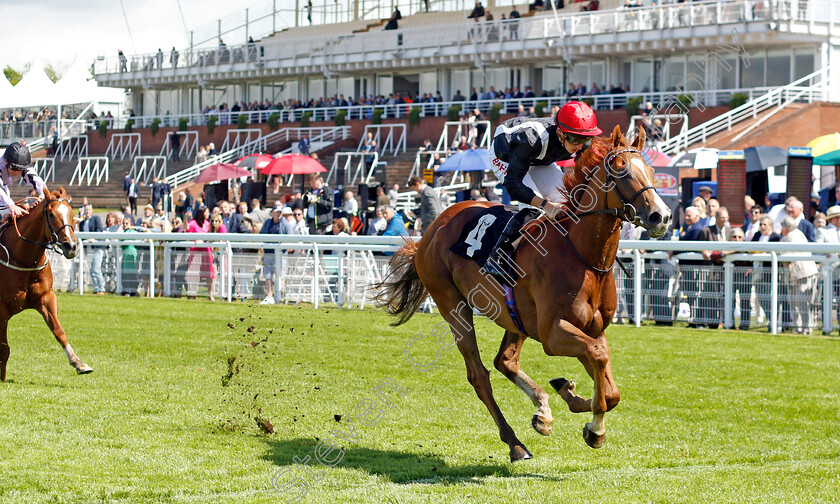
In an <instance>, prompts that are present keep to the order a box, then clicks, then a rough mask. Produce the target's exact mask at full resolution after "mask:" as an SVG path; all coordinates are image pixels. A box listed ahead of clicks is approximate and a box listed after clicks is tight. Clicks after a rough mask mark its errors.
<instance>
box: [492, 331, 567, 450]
mask: <svg viewBox="0 0 840 504" xmlns="http://www.w3.org/2000/svg"><path fill="white" fill-rule="evenodd" d="M525 339H526V336H524V335H522V334H519V333H516V332H511V331H506V332H505V337H504V339H502V346H501V347H500V348H499V353H498V354H497V355H496V359H495V360H494V361H493V364H494V365H495V366H496V369H498V370H499V371H500V372H501V373H502V374H503V375H505V376H507V378H508V380H510V381H512V382H513V383H514V384H516V386H517V387H519V388H520V389H521V390H522V391H523V392H525V395H526V396H528V399H530V400H531V402H532V403H534V406H536V407H537V412H536V413H535V414H534V416H533V418H531V425H532V426H533V427H534V430H536V431H537V432H539V433H540V434H542V435H543V436H548V435H549V434H551V429H552V424H553V423H554V419H553V418H552V416H551V406H549V404H548V394H547V393H546V391H545V390H543V389H542V388H540V386H539V385H537V384H536V383H535V382H534V380H532V379H531V378H530V377H529V376H528V375H526V374H525V372H524V371H522V369H521V368H520V367H519V357H520V353H521V351H522V344H523V343H525Z"/></svg>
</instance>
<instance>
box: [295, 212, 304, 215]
mask: <svg viewBox="0 0 840 504" xmlns="http://www.w3.org/2000/svg"><path fill="white" fill-rule="evenodd" d="M295 215H303V214H302V213H300V212H295Z"/></svg>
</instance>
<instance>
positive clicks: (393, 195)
mask: <svg viewBox="0 0 840 504" xmlns="http://www.w3.org/2000/svg"><path fill="white" fill-rule="evenodd" d="M399 193H400V185H399V184H394V187H392V188H391V190H390V191H388V199H389V200H390V201H391V208H397V200H398V199H399Z"/></svg>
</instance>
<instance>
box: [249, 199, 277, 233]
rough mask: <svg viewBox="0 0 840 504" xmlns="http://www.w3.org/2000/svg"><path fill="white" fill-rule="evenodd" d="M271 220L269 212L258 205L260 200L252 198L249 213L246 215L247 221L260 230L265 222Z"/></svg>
mask: <svg viewBox="0 0 840 504" xmlns="http://www.w3.org/2000/svg"><path fill="white" fill-rule="evenodd" d="M270 218H271V212H270V211H269V210H267V209H265V208H262V206H261V205H260V200H258V199H257V198H254V199H252V200H251V211H250V212H249V213H248V219H249V220H250V221H251V222H252V223H253V224H254V226H255V227H256V228H257V229H260V228H261V227H262V225H263V223H264V222H265V221H267V220H268V219H270Z"/></svg>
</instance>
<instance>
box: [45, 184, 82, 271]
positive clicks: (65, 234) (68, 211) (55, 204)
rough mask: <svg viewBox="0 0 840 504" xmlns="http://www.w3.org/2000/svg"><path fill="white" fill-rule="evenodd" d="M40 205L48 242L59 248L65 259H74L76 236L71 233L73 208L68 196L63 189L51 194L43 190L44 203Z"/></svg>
mask: <svg viewBox="0 0 840 504" xmlns="http://www.w3.org/2000/svg"><path fill="white" fill-rule="evenodd" d="M41 204H42V205H43V212H44V220H45V221H46V226H47V231H48V236H49V237H48V240H49V241H51V242H55V243H56V244H57V245H58V246H60V247H61V253H62V254H63V255H64V257H66V258H67V259H72V258H74V257H76V234H75V233H74V232H73V207H72V206H71V205H70V196H69V195H68V194H67V192H66V191H65V190H64V188H63V187H62V188H60V189H59V190H58V191H52V192H50V191H48V190H47V189H46V188H44V201H43V202H42V203H41Z"/></svg>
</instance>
